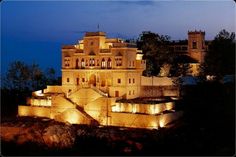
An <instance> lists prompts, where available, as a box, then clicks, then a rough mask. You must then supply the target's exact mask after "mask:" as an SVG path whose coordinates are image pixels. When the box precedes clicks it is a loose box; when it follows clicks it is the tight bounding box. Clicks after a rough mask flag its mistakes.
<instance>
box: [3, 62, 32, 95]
mask: <svg viewBox="0 0 236 157" xmlns="http://www.w3.org/2000/svg"><path fill="white" fill-rule="evenodd" d="M29 80H30V69H29V67H28V66H27V65H26V64H25V63H24V62H21V61H15V62H12V63H11V64H10V65H9V69H8V71H7V74H6V77H4V79H3V87H5V88H7V89H9V90H13V89H15V90H18V91H24V90H28V81H29Z"/></svg>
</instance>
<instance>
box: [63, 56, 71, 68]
mask: <svg viewBox="0 0 236 157" xmlns="http://www.w3.org/2000/svg"><path fill="white" fill-rule="evenodd" d="M64 62H65V67H69V66H70V58H69V57H65V60H64Z"/></svg>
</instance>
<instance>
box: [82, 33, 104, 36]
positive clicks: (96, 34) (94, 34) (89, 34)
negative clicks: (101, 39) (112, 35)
mask: <svg viewBox="0 0 236 157" xmlns="http://www.w3.org/2000/svg"><path fill="white" fill-rule="evenodd" d="M90 36H106V33H105V32H86V33H85V37H90Z"/></svg>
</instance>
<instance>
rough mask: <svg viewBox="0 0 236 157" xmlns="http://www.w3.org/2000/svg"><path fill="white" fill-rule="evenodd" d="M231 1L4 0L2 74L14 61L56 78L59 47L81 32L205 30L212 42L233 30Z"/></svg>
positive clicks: (126, 34)
mask: <svg viewBox="0 0 236 157" xmlns="http://www.w3.org/2000/svg"><path fill="white" fill-rule="evenodd" d="M235 9H236V8H235V3H234V1H232V0H228V1H195V2H191V1H181V2H179V1H128V2H127V1H126V2H125V1H110V2H109V1H89V2H86V1H71V2H66V1H54V2H53V1H50V2H49V1H38V2H33V1H21V2H17V1H6V0H5V1H4V2H2V3H1V74H3V73H5V72H6V70H7V68H8V64H9V63H10V62H12V61H14V60H21V61H24V62H26V63H29V64H31V63H37V64H39V65H40V67H41V68H43V69H45V68H47V67H53V68H55V69H56V71H57V75H60V68H61V46H62V45H65V44H74V43H76V42H77V41H78V40H79V39H81V38H82V36H83V35H84V32H85V31H97V30H98V28H97V25H98V24H99V30H100V31H105V32H107V35H108V37H119V38H124V39H130V38H137V37H138V36H139V34H141V32H142V31H152V32H156V33H159V34H163V35H169V36H171V39H173V40H179V39H186V38H187V31H188V30H195V29H196V30H204V31H205V32H206V39H213V38H214V36H215V35H216V34H217V33H218V32H219V31H220V30H222V29H226V30H227V31H230V32H235V19H236V16H235V15H236V12H235Z"/></svg>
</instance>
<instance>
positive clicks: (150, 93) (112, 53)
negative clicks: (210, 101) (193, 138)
mask: <svg viewBox="0 0 236 157" xmlns="http://www.w3.org/2000/svg"><path fill="white" fill-rule="evenodd" d="M203 42H204V33H202V32H200V33H198V32H189V42H188V48H187V50H186V48H184V50H185V51H187V52H188V56H189V57H192V58H194V59H195V60H197V63H198V64H199V63H201V62H202V61H203V55H204V47H205V45H204V43H203ZM145 69H146V61H145V60H143V54H142V51H141V50H138V49H137V48H136V46H135V45H134V44H130V43H126V42H124V41H123V40H121V39H118V38H107V37H106V34H105V33H104V32H87V33H86V34H85V36H84V38H83V39H82V40H79V41H78V43H76V44H74V45H65V46H63V47H62V85H61V86H47V88H46V89H43V90H39V91H35V92H33V93H32V97H31V98H30V99H28V101H27V104H26V105H21V106H19V107H18V115H19V116H38V117H47V118H51V119H55V120H57V121H62V122H69V123H72V124H97V125H109V126H119V127H136V128H156V129H157V128H159V127H163V126H165V125H167V124H168V123H170V122H172V121H173V120H176V119H177V118H179V116H181V114H182V112H181V111H175V102H174V99H176V97H178V95H179V93H178V88H177V87H176V86H174V83H173V78H168V77H144V76H142V73H143V71H144V70H145ZM167 96H168V99H167V98H166V97H167Z"/></svg>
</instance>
